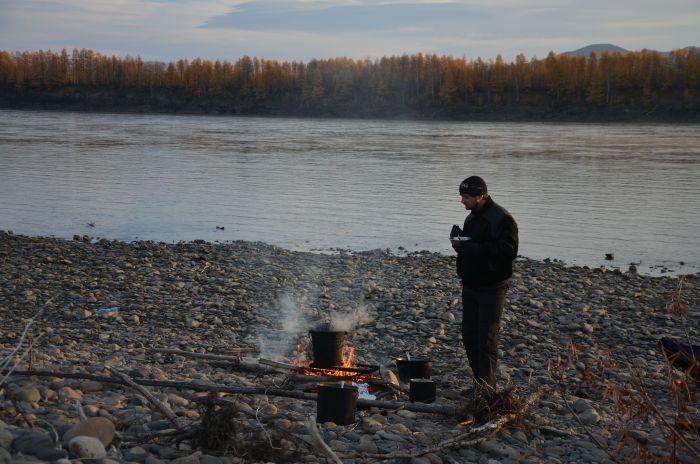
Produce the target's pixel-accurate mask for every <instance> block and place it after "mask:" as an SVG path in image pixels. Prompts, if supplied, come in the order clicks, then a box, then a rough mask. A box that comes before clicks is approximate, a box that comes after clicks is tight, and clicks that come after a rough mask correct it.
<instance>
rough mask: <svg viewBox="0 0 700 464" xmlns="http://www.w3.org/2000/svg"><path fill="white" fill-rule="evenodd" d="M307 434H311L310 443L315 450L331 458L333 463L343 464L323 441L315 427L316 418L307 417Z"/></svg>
mask: <svg viewBox="0 0 700 464" xmlns="http://www.w3.org/2000/svg"><path fill="white" fill-rule="evenodd" d="M309 433H310V434H311V438H312V443H313V445H314V447H315V448H316V449H318V450H319V451H321V452H322V453H323V454H325V455H326V456H328V457H329V458H331V460H332V461H333V462H334V463H336V464H343V461H341V460H340V459H339V458H338V455H337V454H335V453H334V452H333V450H332V449H331V448H330V446H328V445H327V444H326V442H325V441H323V437H322V436H321V434H320V433H319V431H318V426H317V425H316V416H310V417H309Z"/></svg>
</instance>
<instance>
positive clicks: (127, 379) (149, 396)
mask: <svg viewBox="0 0 700 464" xmlns="http://www.w3.org/2000/svg"><path fill="white" fill-rule="evenodd" d="M105 368H106V369H107V370H108V371H110V372H111V373H112V374H114V375H116V376H117V377H119V378H120V379H121V380H122V381H123V382H124V383H126V384H127V385H129V386H130V387H131V388H133V389H135V390H136V391H138V392H139V393H141V394H142V395H143V396H144V397H146V399H148V401H149V402H150V403H151V404H152V405H154V406H155V407H156V408H158V410H159V411H160V412H162V413H163V414H164V415H165V417H167V418H168V420H169V421H170V422H171V423H172V424H173V425H174V426H175V428H177V429H178V430H182V429H183V428H185V425H184V424H183V423H182V421H181V420H180V419H179V418H178V417H177V416H176V415H175V413H174V412H173V411H172V410H171V409H170V408H169V407H168V406H167V405H166V404H165V403H163V402H162V401H160V400H159V399H158V398H156V397H155V396H153V393H151V392H150V391H148V390H147V389H146V388H144V387H142V386H141V385H139V384H138V383H136V382H134V381H133V380H132V379H131V377H129V376H128V375H126V374H124V373H123V372H120V371H119V370H117V369H115V368H113V367H110V366H105Z"/></svg>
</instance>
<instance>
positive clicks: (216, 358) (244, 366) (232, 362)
mask: <svg viewBox="0 0 700 464" xmlns="http://www.w3.org/2000/svg"><path fill="white" fill-rule="evenodd" d="M238 349H239V350H242V351H243V350H246V349H245V348H238ZM249 350H250V351H253V350H252V348H251V349H249ZM153 351H155V352H157V353H165V354H174V355H177V356H183V357H186V358H197V359H206V360H209V361H211V362H212V364H213V365H218V366H221V367H229V368H234V369H239V370H246V371H251V372H261V373H264V374H270V373H275V372H280V370H279V369H275V368H270V367H268V366H265V365H262V364H263V363H260V362H259V360H255V361H254V362H250V361H247V360H246V359H241V358H240V357H238V356H228V355H222V354H211V353H195V352H192V351H183V350H179V349H177V348H157V349H154V350H153ZM287 372H288V371H287Z"/></svg>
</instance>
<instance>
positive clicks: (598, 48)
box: [562, 44, 629, 58]
mask: <svg viewBox="0 0 700 464" xmlns="http://www.w3.org/2000/svg"><path fill="white" fill-rule="evenodd" d="M605 50H607V51H608V52H610V53H615V52H620V53H627V52H628V51H629V50H625V49H624V48H622V47H618V46H617V45H613V44H593V45H588V46H586V47H583V48H579V49H578V50H574V51H571V52H564V53H562V55H576V56H585V57H586V58H588V55H590V54H591V52H595V53H596V55H600V54H601V53H603V52H604V51H605Z"/></svg>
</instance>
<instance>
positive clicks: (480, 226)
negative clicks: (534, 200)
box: [450, 176, 518, 388]
mask: <svg viewBox="0 0 700 464" xmlns="http://www.w3.org/2000/svg"><path fill="white" fill-rule="evenodd" d="M459 194H460V195H461V197H462V204H463V205H464V207H465V208H466V209H467V210H469V211H470V213H469V215H468V216H467V218H466V219H465V220H464V227H463V230H460V229H459V227H457V226H454V227H453V228H452V233H451V234H450V237H451V238H457V236H461V237H462V238H463V239H462V240H452V243H453V248H454V249H455V251H457V274H458V275H459V277H460V278H461V279H462V307H463V312H462V342H463V343H464V348H465V349H466V351H467V358H468V359H469V365H470V366H471V368H472V371H473V373H474V383H475V384H477V383H485V384H487V385H489V386H490V387H494V388H495V386H496V362H497V360H498V332H499V331H500V323H501V315H502V313H503V308H504V306H505V303H506V291H507V290H508V280H509V278H510V276H511V275H512V274H513V260H514V259H515V257H516V256H517V254H518V226H517V224H516V223H515V220H514V219H513V216H511V215H510V213H508V211H506V210H505V209H504V208H502V207H501V206H499V205H497V204H496V203H495V202H494V201H493V199H492V198H491V197H490V196H489V194H488V190H487V188H486V182H484V180H483V179H482V178H481V177H478V176H471V177H467V178H466V179H465V180H464V181H463V182H462V183H461V184H460V185H459ZM466 237H468V239H466Z"/></svg>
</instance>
